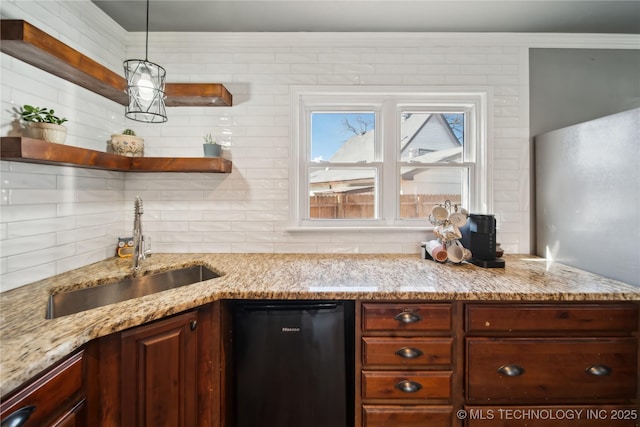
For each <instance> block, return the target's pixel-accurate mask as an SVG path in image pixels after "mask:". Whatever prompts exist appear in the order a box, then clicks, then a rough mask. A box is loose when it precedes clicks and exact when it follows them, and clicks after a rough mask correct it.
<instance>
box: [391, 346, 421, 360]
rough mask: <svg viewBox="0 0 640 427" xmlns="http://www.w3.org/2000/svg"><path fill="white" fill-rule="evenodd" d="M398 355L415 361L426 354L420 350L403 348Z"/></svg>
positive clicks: (397, 352)
mask: <svg viewBox="0 0 640 427" xmlns="http://www.w3.org/2000/svg"><path fill="white" fill-rule="evenodd" d="M396 354H397V355H398V356H400V357H404V358H405V359H415V358H416V357H420V356H422V355H423V354H424V353H423V352H422V351H421V350H420V349H418V348H411V347H403V348H401V349H400V350H398V351H396Z"/></svg>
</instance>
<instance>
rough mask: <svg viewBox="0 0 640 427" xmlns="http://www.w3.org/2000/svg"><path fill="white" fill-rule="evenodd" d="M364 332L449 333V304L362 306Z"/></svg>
mask: <svg viewBox="0 0 640 427" xmlns="http://www.w3.org/2000/svg"><path fill="white" fill-rule="evenodd" d="M362 329H363V330H364V331H434V332H438V331H439V332H441V331H450V330H451V304H362Z"/></svg>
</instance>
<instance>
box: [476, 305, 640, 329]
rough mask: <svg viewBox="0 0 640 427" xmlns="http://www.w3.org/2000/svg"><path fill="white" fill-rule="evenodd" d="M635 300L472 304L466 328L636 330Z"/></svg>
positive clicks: (636, 311) (636, 312)
mask: <svg viewBox="0 0 640 427" xmlns="http://www.w3.org/2000/svg"><path fill="white" fill-rule="evenodd" d="M637 328H638V306H637V305H636V304H613V305H595V304H576V305H569V304H562V305H561V304H548V305H545V304H521V305H493V304H488V305H483V304H470V305H468V306H467V309H466V330H467V332H469V333H478V332H553V333H556V332H566V331H585V332H587V331H588V332H598V331H601V332H605V331H635V330H636V329H637Z"/></svg>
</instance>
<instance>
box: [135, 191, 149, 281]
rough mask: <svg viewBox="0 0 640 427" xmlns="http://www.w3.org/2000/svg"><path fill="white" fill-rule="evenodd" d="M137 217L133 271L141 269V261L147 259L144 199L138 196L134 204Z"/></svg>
mask: <svg viewBox="0 0 640 427" xmlns="http://www.w3.org/2000/svg"><path fill="white" fill-rule="evenodd" d="M134 208H135V215H134V218H133V269H134V270H139V269H140V261H142V260H143V259H145V258H146V252H145V249H144V235H143V234H142V219H141V216H142V214H143V213H144V212H143V209H142V198H141V197H140V196H136V201H135V203H134Z"/></svg>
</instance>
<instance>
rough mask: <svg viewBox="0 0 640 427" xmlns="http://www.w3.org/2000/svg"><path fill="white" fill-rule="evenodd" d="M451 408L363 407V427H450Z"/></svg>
mask: <svg viewBox="0 0 640 427" xmlns="http://www.w3.org/2000/svg"><path fill="white" fill-rule="evenodd" d="M452 412H453V410H452V408H451V406H420V405H411V406H394V405H364V406H363V407H362V420H363V422H362V425H363V427H427V426H428V427H450V426H451V420H452Z"/></svg>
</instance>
